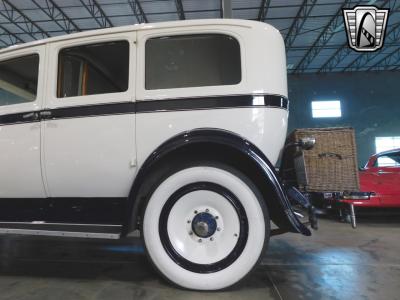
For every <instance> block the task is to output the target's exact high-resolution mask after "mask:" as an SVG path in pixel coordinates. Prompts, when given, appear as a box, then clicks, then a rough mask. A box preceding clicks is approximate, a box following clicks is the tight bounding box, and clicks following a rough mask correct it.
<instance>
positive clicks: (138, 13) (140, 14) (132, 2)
mask: <svg viewBox="0 0 400 300" xmlns="http://www.w3.org/2000/svg"><path fill="white" fill-rule="evenodd" d="M128 3H129V6H130V7H131V9H132V11H133V14H134V15H135V17H136V20H137V22H138V23H139V24H141V23H148V22H149V21H148V19H147V16H146V14H145V13H144V11H143V8H142V5H140V2H139V0H128Z"/></svg>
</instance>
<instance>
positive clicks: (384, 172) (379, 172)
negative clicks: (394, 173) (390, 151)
mask: <svg viewBox="0 0 400 300" xmlns="http://www.w3.org/2000/svg"><path fill="white" fill-rule="evenodd" d="M389 173H390V172H386V171H382V170H379V171H378V174H389Z"/></svg>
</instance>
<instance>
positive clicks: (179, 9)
mask: <svg viewBox="0 0 400 300" xmlns="http://www.w3.org/2000/svg"><path fill="white" fill-rule="evenodd" d="M175 5H176V11H177V13H178V16H179V19H180V20H185V19H186V18H185V11H184V10H183V4H182V0H175Z"/></svg>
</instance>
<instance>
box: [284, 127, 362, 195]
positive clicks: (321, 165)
mask: <svg viewBox="0 0 400 300" xmlns="http://www.w3.org/2000/svg"><path fill="white" fill-rule="evenodd" d="M304 137H314V138H315V139H316V143H315V146H314V148H313V149H311V150H303V151H300V150H299V149H295V148H292V149H289V151H288V152H287V154H286V156H285V157H286V158H285V161H283V164H282V168H283V172H282V174H283V176H284V177H286V179H288V180H295V181H296V182H297V186H298V187H299V188H300V189H301V190H303V191H306V192H345V191H346V192H353V191H358V190H359V188H360V185H359V179H358V165H357V149H356V143H355V138H354V129H352V128H341V127H338V128H311V129H308V128H307V129H296V130H294V131H293V132H292V133H291V134H290V135H289V137H288V139H287V143H292V142H296V141H299V140H300V139H301V138H304Z"/></svg>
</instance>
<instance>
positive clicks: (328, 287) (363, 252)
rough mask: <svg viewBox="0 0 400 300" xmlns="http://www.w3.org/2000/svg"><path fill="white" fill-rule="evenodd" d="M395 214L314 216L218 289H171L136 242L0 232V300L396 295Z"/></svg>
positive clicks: (399, 263)
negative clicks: (314, 223)
mask: <svg viewBox="0 0 400 300" xmlns="http://www.w3.org/2000/svg"><path fill="white" fill-rule="evenodd" d="M399 237H400V217H395V218H392V219H388V218H380V219H376V218H375V219H371V218H368V219H363V220H360V222H359V224H358V228H357V229H356V230H353V229H351V227H350V226H349V225H348V224H343V223H339V222H337V221H334V220H320V230H319V231H317V232H315V233H314V235H313V236H312V237H309V238H307V237H302V236H300V235H295V234H286V235H282V236H278V237H274V238H272V239H271V243H270V247H269V250H268V253H266V255H265V258H264V259H263V261H262V264H261V266H259V267H258V268H257V269H256V271H255V272H254V273H253V274H252V275H251V276H249V277H248V278H247V279H246V280H245V281H243V282H242V283H240V284H239V285H237V286H235V287H234V288H231V289H229V290H228V291H224V292H217V293H198V292H191V291H184V290H180V289H177V288H174V287H172V286H170V285H169V284H167V283H166V282H164V281H163V280H162V279H160V277H159V276H158V275H157V274H156V273H155V272H154V271H153V269H152V267H151V265H150V264H149V263H148V261H147V260H146V258H145V256H144V254H143V248H142V246H141V244H140V242H139V241H138V240H137V239H132V240H129V241H104V240H79V239H65V240H56V239H53V238H44V237H41V238H31V237H17V236H3V237H1V239H0V253H1V254H0V299H13V300H17V299H40V300H46V299H58V300H64V299H71V300H72V299H73V300H79V299H112V300H118V299H124V300H125V299H219V300H223V299H229V300H235V299H246V300H249V299H352V300H354V299H374V300H375V299H385V300H389V299H400V239H399Z"/></svg>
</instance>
